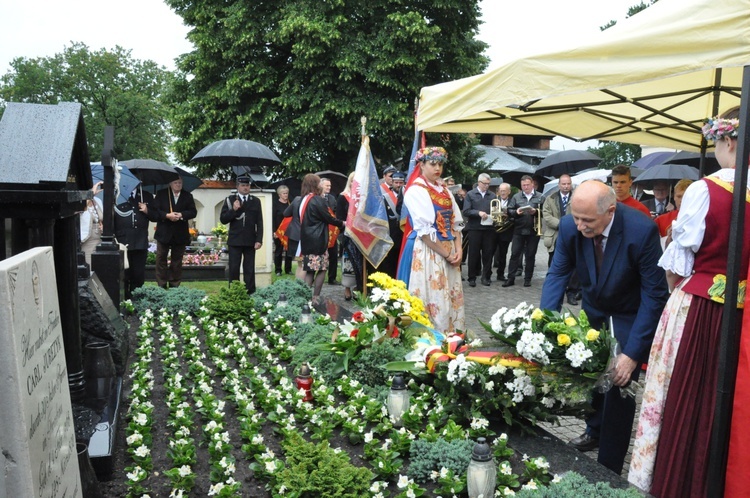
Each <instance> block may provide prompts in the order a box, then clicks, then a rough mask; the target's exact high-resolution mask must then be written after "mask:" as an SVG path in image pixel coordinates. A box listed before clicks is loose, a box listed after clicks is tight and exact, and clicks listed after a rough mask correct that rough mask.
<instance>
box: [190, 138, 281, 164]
mask: <svg viewBox="0 0 750 498" xmlns="http://www.w3.org/2000/svg"><path fill="white" fill-rule="evenodd" d="M192 160H193V161H197V162H200V163H209V164H215V165H218V166H274V165H276V164H281V159H279V158H278V156H277V155H276V154H274V152H273V151H272V150H271V149H269V148H268V147H266V146H265V145H263V144H259V143H258V142H252V141H250V140H242V139H240V138H233V139H229V140H219V141H218V142H214V143H212V144H208V145H207V146H205V147H204V148H202V149H201V150H200V151H199V152H198V153H197V154H196V155H195V156H193V159H192Z"/></svg>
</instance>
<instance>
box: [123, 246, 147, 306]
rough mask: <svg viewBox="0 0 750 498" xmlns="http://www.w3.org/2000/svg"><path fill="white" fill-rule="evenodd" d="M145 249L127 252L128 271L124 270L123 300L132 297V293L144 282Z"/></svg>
mask: <svg viewBox="0 0 750 498" xmlns="http://www.w3.org/2000/svg"><path fill="white" fill-rule="evenodd" d="M147 256H148V250H147V249H135V250H132V251H131V250H129V251H128V269H127V270H125V299H130V298H131V297H132V296H133V291H134V290H136V289H137V288H138V287H142V286H143V284H144V282H145V281H146V258H147Z"/></svg>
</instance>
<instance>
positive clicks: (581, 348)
mask: <svg viewBox="0 0 750 498" xmlns="http://www.w3.org/2000/svg"><path fill="white" fill-rule="evenodd" d="M592 356H594V353H592V352H591V351H590V350H588V349H586V346H585V345H584V344H583V343H582V342H576V343H574V344H573V345H572V346H570V347H569V348H568V349H567V351H565V357H566V358H567V359H568V360H570V366H572V367H573V368H578V367H580V366H581V365H582V364H583V363H585V362H586V360H588V359H589V358H591V357H592Z"/></svg>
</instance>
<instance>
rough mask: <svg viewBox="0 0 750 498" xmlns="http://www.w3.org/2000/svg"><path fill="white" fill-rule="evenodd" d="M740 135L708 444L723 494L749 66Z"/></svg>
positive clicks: (736, 346)
mask: <svg viewBox="0 0 750 498" xmlns="http://www.w3.org/2000/svg"><path fill="white" fill-rule="evenodd" d="M740 123H742V125H741V126H740V136H739V137H738V140H737V162H736V169H735V175H734V185H735V189H734V195H733V198H732V217H731V226H732V227H734V228H735V229H734V230H731V233H730V236H729V259H728V261H727V284H726V294H725V303H724V316H723V319H722V322H721V333H720V340H719V358H718V360H719V366H718V368H719V372H718V380H717V387H716V409H715V414H714V422H713V427H712V428H711V443H710V447H709V459H708V461H709V462H710V463H709V468H708V494H707V496H718V497H720V496H723V495H724V485H725V483H724V478H725V474H726V468H727V454H728V451H729V436H730V430H731V424H732V401H733V397H734V387H735V380H736V376H737V361H738V358H739V351H740V338H741V330H742V323H741V321H739V316H738V313H737V295H738V289H737V287H738V284H739V282H740V280H744V279H745V278H747V275H740V268H741V266H742V260H741V258H742V241H743V238H744V233H743V232H744V226H745V195H746V189H744V188H741V187H739V186H743V185H746V184H747V169H748V154H749V153H750V129H749V128H750V126H748V123H750V66H745V67H744V70H743V73H742V100H741V105H740Z"/></svg>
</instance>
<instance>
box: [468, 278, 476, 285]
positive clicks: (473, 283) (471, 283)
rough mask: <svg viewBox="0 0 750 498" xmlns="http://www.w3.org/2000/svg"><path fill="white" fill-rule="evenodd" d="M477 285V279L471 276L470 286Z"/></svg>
mask: <svg viewBox="0 0 750 498" xmlns="http://www.w3.org/2000/svg"><path fill="white" fill-rule="evenodd" d="M476 286H477V281H476V280H475V279H473V278H470V279H469V287H476Z"/></svg>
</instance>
